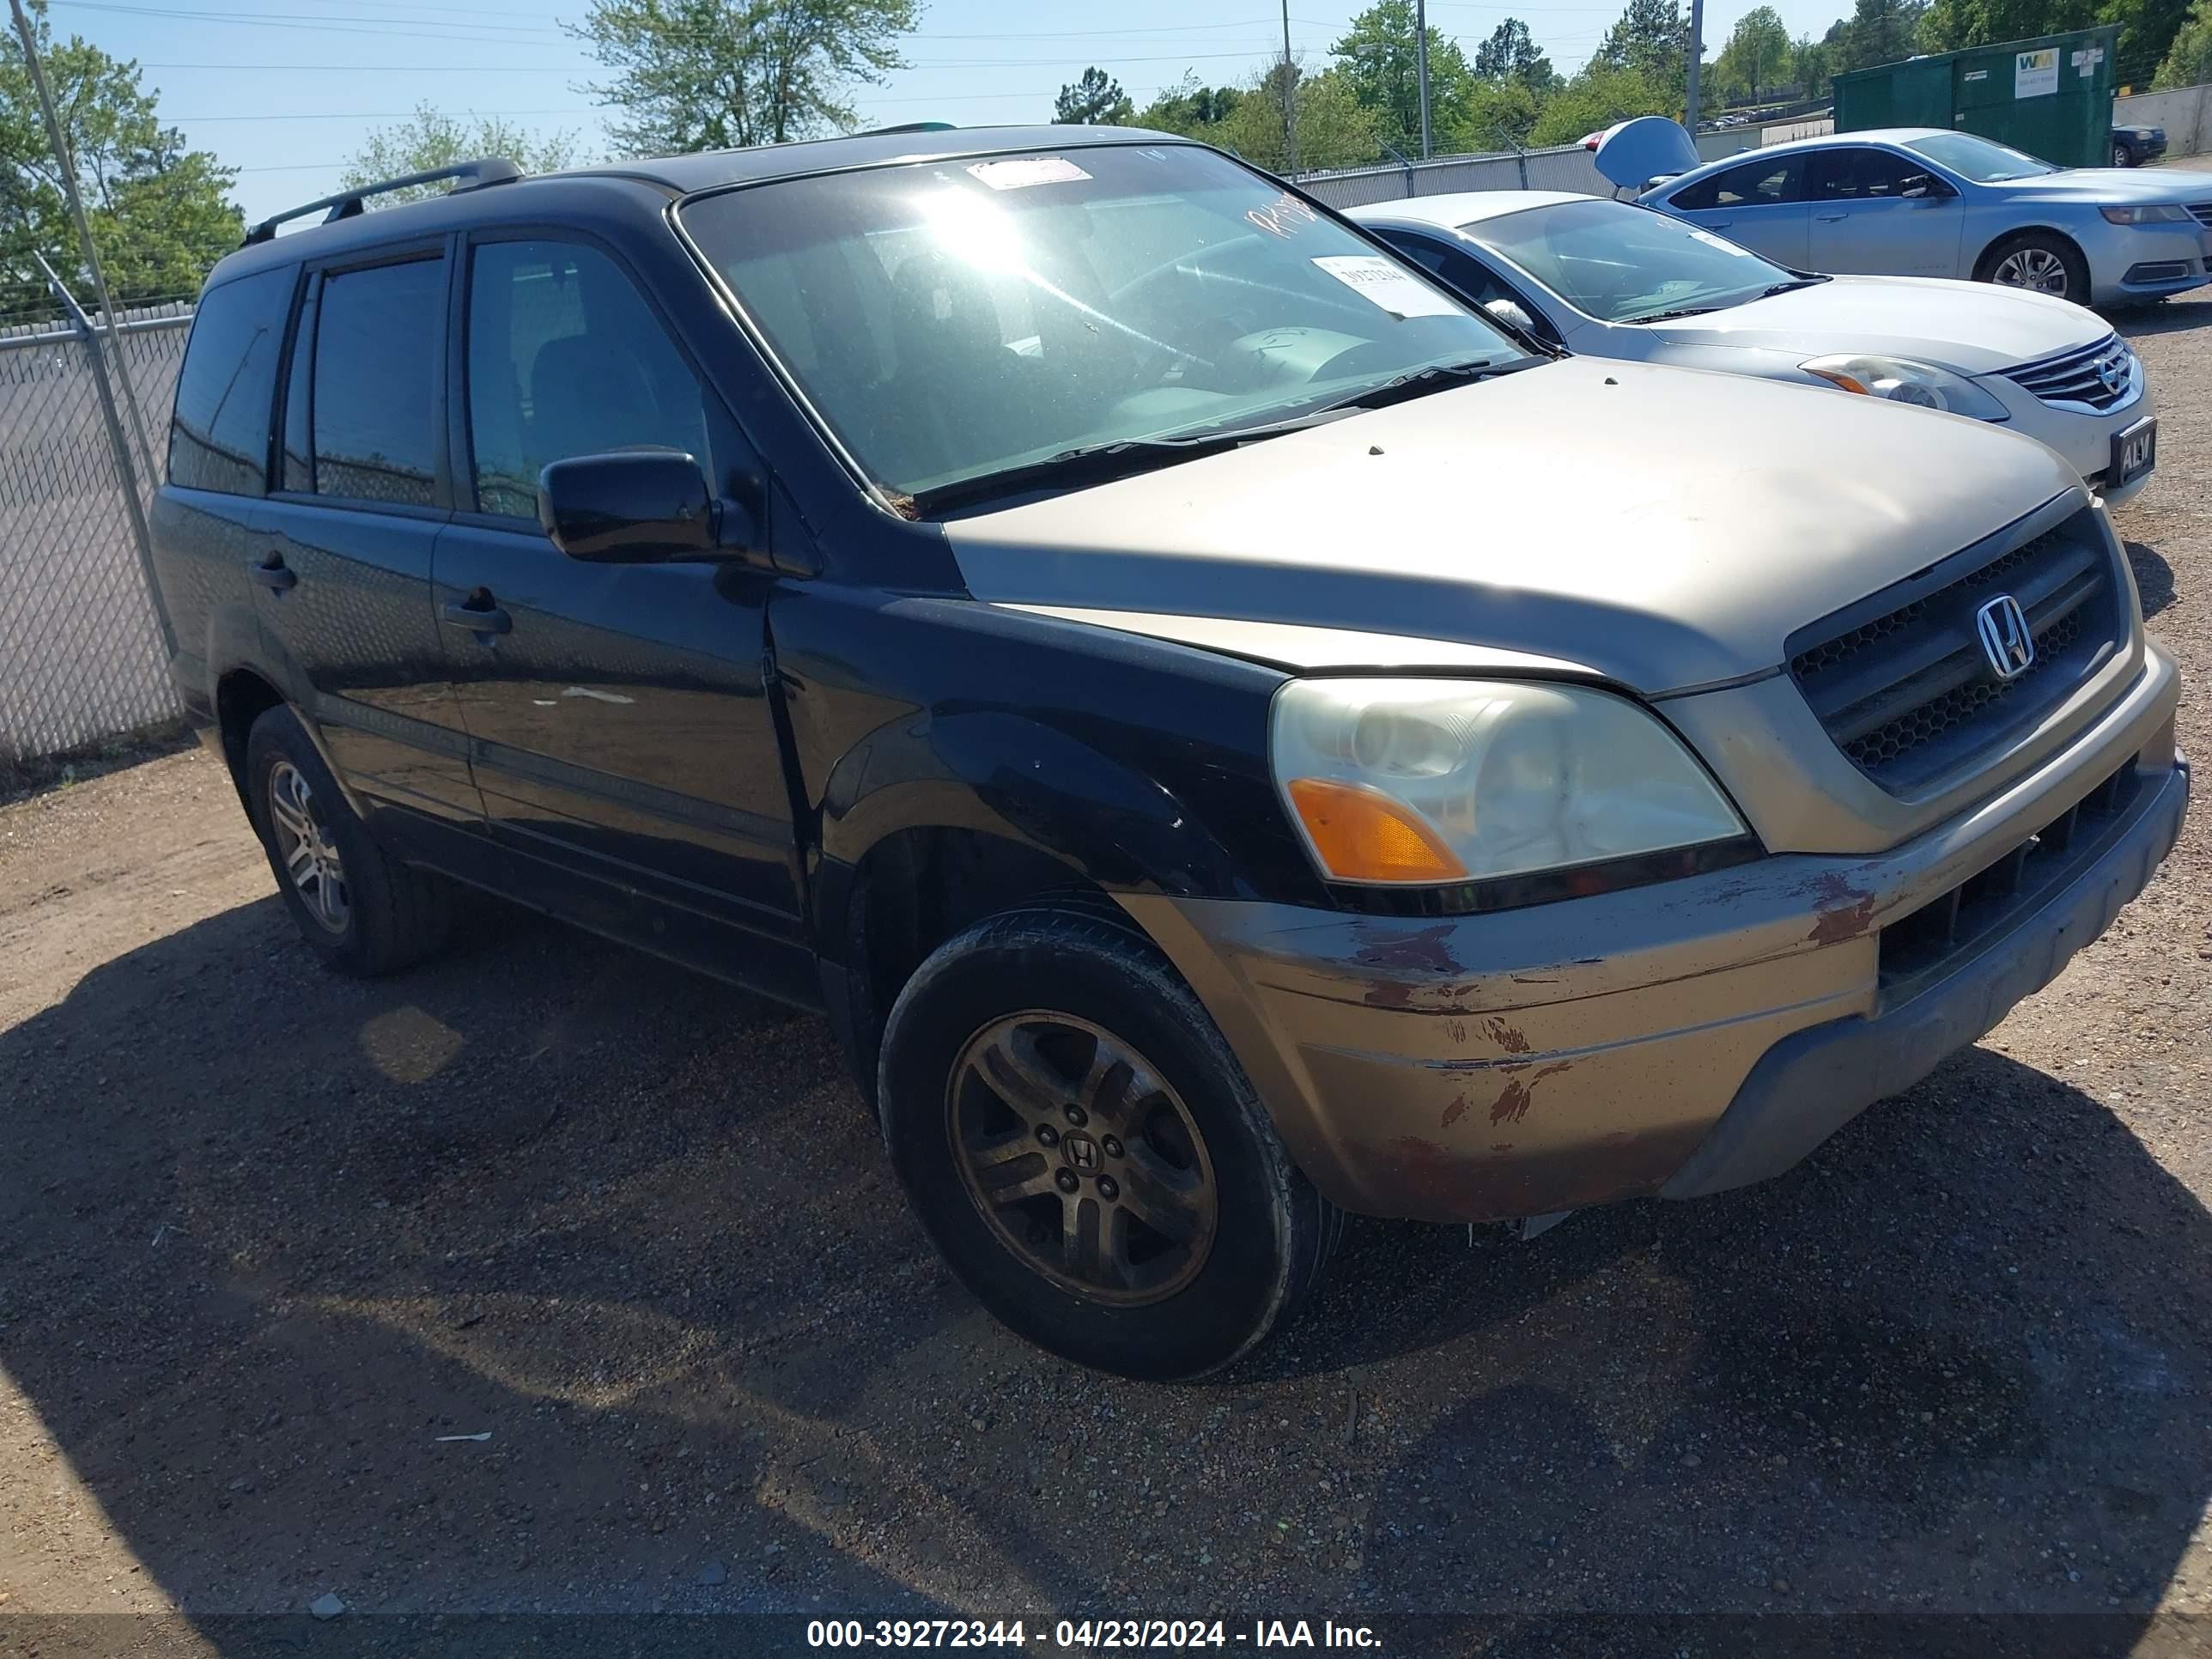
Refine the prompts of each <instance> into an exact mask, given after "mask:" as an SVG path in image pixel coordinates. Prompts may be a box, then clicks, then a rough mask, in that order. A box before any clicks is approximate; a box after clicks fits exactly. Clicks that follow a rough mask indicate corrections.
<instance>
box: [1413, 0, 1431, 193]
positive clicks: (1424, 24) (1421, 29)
mask: <svg viewBox="0 0 2212 1659" xmlns="http://www.w3.org/2000/svg"><path fill="white" fill-rule="evenodd" d="M1413 74H1414V76H1415V77H1416V78H1417V79H1418V80H1419V82H1420V83H1421V159H1422V160H1423V161H1427V160H1428V159H1429V0H1413Z"/></svg>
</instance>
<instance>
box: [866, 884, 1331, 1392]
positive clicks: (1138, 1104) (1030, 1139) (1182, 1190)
mask: <svg viewBox="0 0 2212 1659" xmlns="http://www.w3.org/2000/svg"><path fill="white" fill-rule="evenodd" d="M878 1097H879V1100H880V1102H881V1107H882V1112H883V1123H884V1139H885V1140H886V1142H887V1143H888V1145H889V1146H890V1153H891V1161H892V1164H893V1166H894V1167H895V1168H896V1170H897V1172H898V1176H899V1179H900V1182H902V1184H903V1185H904V1187H905V1188H906V1191H907V1195H908V1199H909V1200H911V1201H912V1203H913V1205H914V1206H915V1212H916V1214H917V1215H918V1216H919V1217H920V1218H921V1223H922V1225H923V1227H924V1229H925V1230H926V1231H927V1232H928V1234H929V1236H930V1237H931V1239H932V1241H933V1243H935V1244H936V1246H937V1248H938V1249H939V1251H940V1252H941V1253H942V1254H943V1255H944V1257H945V1261H946V1262H947V1263H948V1264H949V1265H950V1266H951V1268H952V1271H953V1273H955V1274H956V1275H957V1277H958V1278H959V1279H960V1280H961V1282H962V1283H963V1284H964V1285H967V1287H968V1288H969V1290H970V1291H973V1292H974V1293H975V1297H976V1299H977V1300H979V1301H980V1302H981V1303H982V1304H983V1305H984V1306H985V1307H987V1309H989V1310H991V1312H992V1313H993V1314H994V1315H996V1316H998V1318H999V1319H1000V1321H1002V1322H1004V1323H1006V1325H1008V1326H1009V1327H1011V1328H1012V1329H1013V1330H1014V1331H1015V1332H1017V1333H1018V1334H1020V1335H1022V1336H1024V1337H1026V1338H1028V1339H1029V1340H1030V1341H1032V1342H1035V1343H1036V1344H1037V1345H1038V1346H1041V1347H1043V1348H1047V1349H1048V1350H1050V1351H1051V1352H1054V1353H1056V1354H1059V1355H1060V1356H1062V1357H1063V1358H1068V1359H1072V1360H1074V1361H1075V1362H1077V1363H1078V1364H1084V1365H1089V1366H1092V1367H1095V1368H1096V1369H1097V1370H1105V1371H1112V1372H1115V1373H1117V1374H1118V1375H1121V1376H1129V1377H1136V1378H1139V1379H1143V1380H1149V1381H1168V1380H1173V1379H1179V1378H1188V1377H1194V1376H1203V1375H1204V1374H1206V1372H1208V1371H1212V1370H1218V1369H1219V1368H1221V1367H1222V1366H1224V1365H1227V1364H1230V1363H1231V1362H1232V1361H1234V1360H1236V1359H1237V1358H1240V1357H1242V1356H1243V1354H1245V1353H1246V1352H1249V1351H1250V1350H1251V1349H1252V1348H1254V1347H1255V1346H1258V1345H1259V1344H1260V1343H1261V1341H1263V1340H1265V1339H1266V1338H1267V1336H1268V1335H1269V1334H1271V1333H1272V1332H1273V1331H1274V1330H1275V1329H1277V1328H1279V1326H1280V1325H1281V1324H1282V1323H1283V1322H1285V1320H1286V1319H1287V1318H1288V1317H1289V1316H1290V1315H1291V1312H1292V1311H1293V1310H1295V1308H1296V1307H1297V1304H1299V1303H1300V1302H1301V1301H1303V1299H1304V1297H1305V1295H1306V1294H1307V1292H1308V1291H1310V1289H1311V1287H1312V1285H1313V1284H1314V1282H1315V1281H1316V1279H1318V1278H1319V1276H1320V1273H1321V1270H1322V1266H1323V1265H1324V1263H1325V1261H1326V1260H1327V1258H1328V1255H1329V1253H1330V1249H1331V1247H1332V1246H1333V1245H1334V1242H1335V1239H1336V1237H1337V1235H1338V1233H1339V1232H1340V1216H1339V1215H1338V1214H1337V1212H1334V1210H1333V1209H1332V1208H1331V1207H1330V1206H1328V1204H1327V1202H1326V1201H1325V1200H1322V1197H1321V1196H1320V1194H1317V1193H1316V1191H1315V1190H1314V1189H1313V1188H1312V1186H1311V1185H1310V1183H1309V1182H1307V1181H1306V1179H1305V1177H1304V1176H1303V1175H1301V1174H1300V1173H1299V1172H1298V1170H1297V1168H1296V1167H1295V1166H1294V1165H1293V1164H1291V1158H1290V1155H1289V1153H1288V1152H1286V1151H1285V1148H1284V1146H1283V1145H1282V1142H1281V1141H1280V1140H1279V1139H1278V1138H1277V1136H1276V1134H1275V1133H1274V1129H1273V1125H1272V1124H1270V1122H1269V1121H1268V1120H1267V1111H1266V1109H1265V1108H1264V1107H1263V1106H1262V1105H1261V1103H1260V1101H1259V1098H1258V1097H1257V1096H1256V1095H1255V1093H1254V1092H1253V1089H1252V1085H1251V1084H1250V1082H1249V1080H1248V1079H1246V1078H1245V1076H1244V1073H1243V1068H1242V1067H1241V1066H1238V1064H1237V1060H1236V1057H1235V1055H1234V1054H1231V1052H1230V1050H1229V1045H1228V1044H1227V1042H1225V1041H1224V1040H1223V1038H1222V1036H1221V1034H1220V1032H1219V1031H1218V1030H1216V1029H1215V1028H1214V1025H1213V1023H1212V1020H1211V1019H1210V1018H1207V1016H1206V1011H1205V1010H1204V1009H1203V1008H1202V1007H1201V1006H1200V1005H1199V1002H1198V1000H1197V999H1196V998H1195V997H1194V996H1193V995H1192V994H1191V992H1190V990H1189V987H1187V986H1185V985H1184V984H1183V982H1182V980H1181V979H1180V978H1178V977H1177V976H1176V974H1175V972H1174V970H1173V969H1171V968H1170V967H1169V965H1168V964H1167V963H1166V962H1164V960H1162V959H1161V957H1159V956H1158V953H1157V952H1156V951H1153V950H1152V946H1151V945H1150V944H1149V943H1148V942H1147V941H1146V939H1144V938H1143V937H1142V936H1141V935H1140V934H1139V933H1136V932H1135V931H1134V929H1133V927H1130V926H1128V925H1127V923H1125V922H1123V921H1121V920H1119V919H1118V918H1111V917H1106V916H1101V915H1076V914H1073V913H1069V912H1062V911H1059V910H1054V909H1032V910H1022V911H1014V912H1010V913H1008V914H1006V915H1000V916H995V917H993V918H990V919H989V920H987V921H982V922H980V923H978V924H977V925H976V926H975V927H971V928H969V930H968V931H967V932H966V933H962V934H961V935H960V936H958V937H957V938H956V939H951V941H949V942H948V943H946V944H945V945H943V946H941V947H940V948H939V950H938V951H936V952H935V953H933V955H932V956H931V957H929V959H928V960H927V962H925V963H922V965H921V968H920V969H917V970H916V972H915V975H914V977H913V978H912V979H911V980H910V981H908V983H907V986H906V988H905V989H904V990H903V991H902V992H901V993H900V995H899V998H898V1000H897V1002H896V1005H895V1006H893V1008H892V1010H891V1015H890V1023H889V1024H888V1026H887V1027H886V1029H885V1031H884V1042H883V1052H882V1061H881V1067H880V1073H879V1088H878Z"/></svg>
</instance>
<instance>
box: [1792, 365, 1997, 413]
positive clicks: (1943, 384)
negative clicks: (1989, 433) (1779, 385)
mask: <svg viewBox="0 0 2212 1659" xmlns="http://www.w3.org/2000/svg"><path fill="white" fill-rule="evenodd" d="M1798 367H1799V368H1802V369H1803V370H1804V371H1805V372H1806V373H1807V374H1817V375H1819V376H1820V378H1821V379H1822V380H1826V381H1828V382H1829V383H1830V384H1831V385H1833V386H1841V387H1843V389H1844V391H1846V392H1862V393H1863V394H1864V395H1866V396H1867V397H1869V398H1888V399H1889V400H1890V401H1891V402H1892V403H1898V404H1912V405H1914V406H1915V407H1916V408H1919V409H1941V410H1948V412H1949V413H1951V414H1954V415H1964V416H1968V417H1969V418H1971V419H1973V420H1977V421H2002V420H2003V419H2004V418H2005V406H2004V405H2003V404H2001V403H1999V402H1998V401H1997V400H1996V398H1993V397H1991V396H1990V394H1989V393H1988V392H1984V391H1983V390H1982V389H1981V387H1979V386H1976V385H1975V384H1974V383H1973V382H1972V380H1968V379H1967V378H1966V376H1965V375H1963V374H1953V373H1952V372H1951V371H1950V370H1949V369H1948V368H1936V366H1935V365H1934V364H1933V363H1916V362H1911V360H1910V359H1907V358H1904V357H1853V356H1836V357H1815V358H1814V359H1813V361H1812V362H1809V363H1800V364H1799V365H1798Z"/></svg>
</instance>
